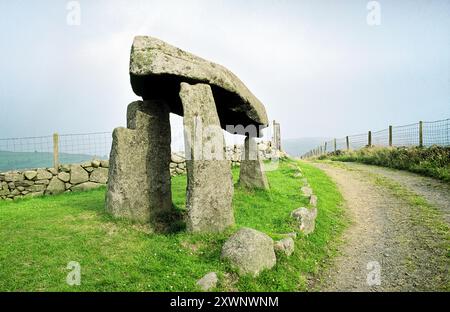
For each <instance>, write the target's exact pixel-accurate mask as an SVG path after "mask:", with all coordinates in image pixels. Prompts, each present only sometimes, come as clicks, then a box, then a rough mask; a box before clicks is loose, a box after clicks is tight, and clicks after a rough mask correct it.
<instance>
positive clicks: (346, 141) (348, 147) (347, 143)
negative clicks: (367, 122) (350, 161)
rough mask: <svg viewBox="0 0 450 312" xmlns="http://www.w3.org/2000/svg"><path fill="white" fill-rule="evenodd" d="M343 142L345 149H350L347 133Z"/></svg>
mask: <svg viewBox="0 0 450 312" xmlns="http://www.w3.org/2000/svg"><path fill="white" fill-rule="evenodd" d="M345 144H346V145H347V151H349V150H350V141H349V140H348V135H347V136H346V137H345Z"/></svg>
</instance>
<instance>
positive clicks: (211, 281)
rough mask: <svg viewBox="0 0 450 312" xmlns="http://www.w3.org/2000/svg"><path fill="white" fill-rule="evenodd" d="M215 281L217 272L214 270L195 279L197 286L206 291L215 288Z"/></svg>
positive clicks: (216, 280)
mask: <svg viewBox="0 0 450 312" xmlns="http://www.w3.org/2000/svg"><path fill="white" fill-rule="evenodd" d="M217 282H218V278H217V274H216V273H215V272H210V273H208V274H206V275H205V276H203V277H202V278H201V279H199V280H198V281H197V286H199V287H200V288H201V290H203V291H208V290H211V289H213V288H215V287H216V285H217Z"/></svg>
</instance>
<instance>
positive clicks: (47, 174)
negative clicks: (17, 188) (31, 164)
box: [36, 169, 53, 180]
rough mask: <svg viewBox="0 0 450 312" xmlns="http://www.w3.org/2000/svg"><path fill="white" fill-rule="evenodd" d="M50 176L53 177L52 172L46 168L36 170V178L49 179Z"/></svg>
mask: <svg viewBox="0 0 450 312" xmlns="http://www.w3.org/2000/svg"><path fill="white" fill-rule="evenodd" d="M51 178H53V174H51V173H50V172H49V171H48V170H47V169H38V170H37V176H36V179H37V180H50V179H51Z"/></svg>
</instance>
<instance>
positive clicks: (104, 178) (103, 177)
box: [89, 167, 108, 184]
mask: <svg viewBox="0 0 450 312" xmlns="http://www.w3.org/2000/svg"><path fill="white" fill-rule="evenodd" d="M89 181H91V182H95V183H102V184H106V182H108V168H98V167H97V168H96V169H94V171H92V173H91V175H90V176H89Z"/></svg>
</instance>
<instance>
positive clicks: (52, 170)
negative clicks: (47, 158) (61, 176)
mask: <svg viewBox="0 0 450 312" xmlns="http://www.w3.org/2000/svg"><path fill="white" fill-rule="evenodd" d="M47 171H48V172H50V173H51V174H52V175H54V176H55V175H57V174H58V169H56V168H47Z"/></svg>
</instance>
